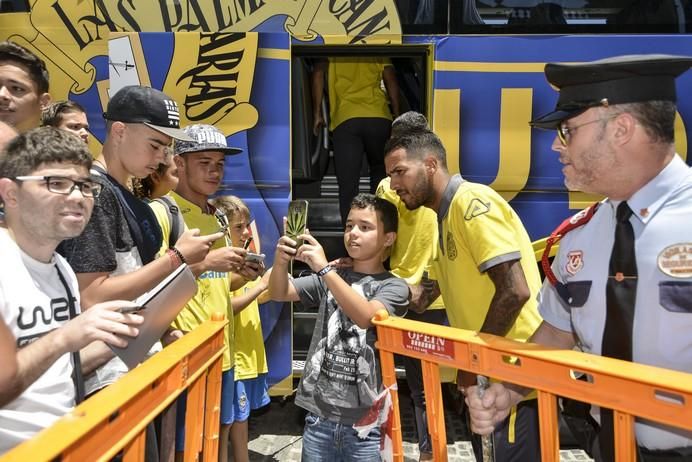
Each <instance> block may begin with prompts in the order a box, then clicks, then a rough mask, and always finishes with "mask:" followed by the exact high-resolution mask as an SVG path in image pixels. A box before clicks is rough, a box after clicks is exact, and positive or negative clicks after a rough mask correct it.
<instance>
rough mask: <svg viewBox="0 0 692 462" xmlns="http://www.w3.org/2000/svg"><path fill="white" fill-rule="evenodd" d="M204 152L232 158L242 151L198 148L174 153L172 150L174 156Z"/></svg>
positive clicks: (237, 149)
mask: <svg viewBox="0 0 692 462" xmlns="http://www.w3.org/2000/svg"><path fill="white" fill-rule="evenodd" d="M206 151H209V152H221V153H223V154H224V155H226V156H234V155H236V154H240V153H241V152H243V150H242V149H240V148H231V147H228V148H216V147H213V148H212V147H200V148H199V149H187V150H185V151H182V152H178V151H175V150H174V153H175V155H176V156H184V155H185V154H192V153H195V152H206Z"/></svg>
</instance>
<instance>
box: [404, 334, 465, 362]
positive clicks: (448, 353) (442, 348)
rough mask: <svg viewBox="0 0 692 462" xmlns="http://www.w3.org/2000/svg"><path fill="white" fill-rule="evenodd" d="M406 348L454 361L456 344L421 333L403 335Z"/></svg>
mask: <svg viewBox="0 0 692 462" xmlns="http://www.w3.org/2000/svg"><path fill="white" fill-rule="evenodd" d="M401 336H402V340H403V342H402V343H403V345H404V348H405V349H407V350H410V351H416V352H418V353H425V354H429V355H431V356H437V357H438V358H444V359H454V344H453V342H452V341H451V340H447V339H445V338H440V337H435V336H434V335H426V334H421V333H419V332H402V333H401Z"/></svg>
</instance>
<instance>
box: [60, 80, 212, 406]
mask: <svg viewBox="0 0 692 462" xmlns="http://www.w3.org/2000/svg"><path fill="white" fill-rule="evenodd" d="M104 118H105V119H106V120H107V124H106V141H105V142H104V144H103V152H102V153H101V155H100V156H99V157H98V158H97V160H95V161H94V166H93V168H92V172H91V173H92V175H94V179H95V181H97V182H98V183H100V184H101V185H102V186H103V190H102V192H101V195H100V196H99V197H98V198H97V199H96V201H95V204H94V211H93V214H92V216H91V220H90V221H89V223H88V225H87V227H86V228H85V230H84V232H83V233H82V234H81V235H80V236H78V237H76V238H74V239H70V240H67V241H64V242H63V243H62V244H61V246H60V248H59V252H60V253H61V254H62V255H63V256H64V257H65V258H66V259H67V260H68V262H69V263H70V265H71V266H72V268H73V269H74V271H75V273H77V279H78V281H79V291H80V295H81V297H82V307H83V308H86V309H88V308H89V307H90V306H92V305H93V304H95V303H98V302H101V301H105V300H112V299H124V300H133V299H135V298H136V297H138V296H140V295H141V294H143V293H144V292H146V291H148V290H151V289H152V288H153V287H154V286H156V284H158V283H159V282H160V281H162V280H163V279H164V278H165V277H166V276H167V275H168V274H170V272H171V271H172V270H173V269H175V268H176V267H177V266H179V265H181V264H182V263H189V264H194V263H197V262H199V261H201V260H202V259H203V258H204V257H205V255H206V254H207V252H208V251H209V248H210V246H211V245H212V243H213V242H214V241H215V240H217V239H220V238H221V237H223V234H222V233H214V234H211V235H208V236H200V235H199V230H198V229H193V230H189V231H187V232H185V233H184V234H183V235H182V236H181V237H180V239H178V241H177V242H176V243H175V246H173V247H171V248H170V249H169V250H168V252H167V253H168V257H167V258H159V259H156V254H157V252H158V251H159V248H160V247H161V242H162V239H161V229H160V228H159V226H158V224H157V222H156V217H155V216H154V214H153V213H152V212H151V209H150V208H149V207H148V206H147V204H146V203H144V202H142V201H140V200H139V199H137V198H136V197H135V196H134V195H133V194H132V193H131V192H130V191H129V190H128V188H127V187H126V185H127V184H128V182H129V179H130V177H132V176H135V177H138V178H141V177H145V176H147V175H149V174H150V173H151V172H153V171H154V170H156V168H157V166H158V165H159V163H160V162H162V161H163V159H164V150H165V149H166V147H167V146H168V145H169V144H171V140H172V138H177V139H184V140H189V139H190V138H189V137H188V136H187V135H185V134H184V133H183V132H182V131H181V130H180V129H179V128H178V127H179V116H178V106H177V105H176V103H175V101H173V100H172V99H170V98H169V97H168V96H166V95H165V94H164V93H162V92H161V91H159V90H156V89H154V88H149V87H142V86H128V87H124V88H123V89H121V90H120V91H118V92H117V93H116V94H115V95H114V96H113V97H112V98H111V100H110V102H109V103H108V108H107V111H106V113H104ZM125 372H127V367H126V366H125V364H124V363H123V362H122V361H120V359H118V358H113V359H111V360H110V361H109V362H108V363H107V364H105V365H104V366H103V367H101V368H99V369H97V370H96V371H95V373H94V374H92V375H91V376H89V377H88V378H87V383H86V388H87V393H91V392H94V391H96V390H98V389H100V388H102V387H104V386H106V385H108V384H110V383H112V382H114V381H115V380H116V379H117V378H118V377H120V376H121V375H123V374H124V373H125Z"/></svg>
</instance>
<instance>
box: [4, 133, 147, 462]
mask: <svg viewBox="0 0 692 462" xmlns="http://www.w3.org/2000/svg"><path fill="white" fill-rule="evenodd" d="M90 167H91V154H90V153H89V151H88V150H87V148H86V146H85V145H84V144H83V143H81V142H80V141H79V140H78V139H77V138H75V137H74V136H72V135H70V134H67V133H65V132H62V131H59V130H57V129H54V128H52V127H43V128H39V129H35V130H32V131H29V132H27V133H24V134H22V135H19V136H18V137H17V138H16V139H14V140H13V141H12V142H11V143H10V144H9V145H8V147H7V155H6V156H4V157H2V158H0V197H1V198H2V200H3V201H4V203H5V225H6V228H0V255H2V265H0V323H1V324H0V334H1V336H2V343H3V352H5V350H8V347H10V344H9V343H8V340H11V342H12V343H13V344H14V348H16V351H12V350H13V349H14V348H11V347H10V348H9V351H7V352H6V353H9V354H10V355H11V356H10V357H9V358H6V357H5V356H3V369H4V368H5V363H6V360H7V363H8V364H9V365H10V367H9V373H8V374H6V377H5V380H4V381H3V386H2V387H0V454H2V453H4V452H5V451H8V450H9V449H11V448H12V447H14V446H15V445H17V444H19V443H21V442H22V441H24V440H27V439H29V438H31V437H33V436H34V435H35V434H36V433H38V432H39V431H41V430H42V429H44V428H46V427H48V426H50V425H51V424H52V423H53V422H54V421H55V420H57V419H58V418H60V417H61V416H63V415H64V414H66V413H67V412H69V411H70V410H71V409H72V408H73V407H74V405H75V400H76V398H77V397H79V395H80V388H79V384H80V381H79V380H78V379H77V380H75V381H74V382H73V379H72V375H73V369H75V377H79V376H80V375H81V372H88V371H89V369H92V368H93V367H95V366H96V365H98V364H99V363H100V362H102V361H103V359H104V358H107V357H109V355H110V350H109V348H108V347H107V346H106V344H110V345H114V346H119V347H123V346H125V345H126V344H127V342H126V341H125V340H124V339H123V338H122V336H130V337H133V336H136V335H137V327H136V326H137V325H139V324H141V322H142V317H141V316H139V315H137V314H121V313H119V309H120V308H123V307H128V306H133V305H134V304H133V303H132V302H127V301H109V302H104V303H99V304H96V305H94V306H92V307H91V309H90V310H88V311H87V312H85V313H82V314H80V311H81V309H80V297H79V290H78V286H77V279H76V277H75V274H74V272H73V271H72V269H71V268H70V266H69V265H68V264H67V262H66V261H65V259H64V258H62V257H61V256H60V255H58V254H57V253H56V252H55V248H56V247H57V246H58V244H59V243H60V242H61V241H62V240H63V239H67V238H72V237H75V236H78V235H79V234H80V233H81V232H82V231H83V230H84V227H85V226H86V224H87V222H88V221H89V218H90V216H91V212H92V209H93V206H94V199H95V197H97V196H98V194H99V193H100V191H101V185H100V184H98V183H96V182H94V181H93V180H92V179H91V178H90V176H89V168H90ZM8 331H9V332H8ZM8 333H9V334H10V335H11V337H8ZM80 350H81V353H80Z"/></svg>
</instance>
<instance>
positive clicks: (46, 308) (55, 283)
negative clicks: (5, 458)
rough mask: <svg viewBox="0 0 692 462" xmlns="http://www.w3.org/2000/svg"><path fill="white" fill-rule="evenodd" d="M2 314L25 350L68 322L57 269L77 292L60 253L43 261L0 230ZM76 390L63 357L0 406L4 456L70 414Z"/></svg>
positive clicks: (0, 447) (74, 293) (69, 361)
mask: <svg viewBox="0 0 692 462" xmlns="http://www.w3.org/2000/svg"><path fill="white" fill-rule="evenodd" d="M0 261H2V264H0V316H1V317H2V319H3V320H4V321H5V323H6V324H7V325H8V326H9V328H10V331H11V332H12V334H13V335H14V336H15V338H16V339H17V347H18V348H22V347H23V346H26V345H27V344H29V343H31V342H32V341H34V340H36V339H38V338H40V337H41V336H42V335H45V334H46V333H48V332H50V331H52V330H53V329H56V328H58V327H60V326H61V325H63V324H64V323H66V322H67V321H68V320H69V319H70V311H69V305H68V299H67V294H66V291H65V288H64V286H63V284H62V283H61V281H60V277H59V276H58V270H57V269H56V265H57V266H58V267H59V268H60V272H61V273H62V275H63V277H64V278H65V280H66V281H67V283H68V284H69V287H70V291H71V292H72V296H73V297H75V307H76V309H77V312H79V289H78V285H77V278H76V277H75V274H74V272H73V271H72V269H71V268H70V267H69V265H68V264H67V263H66V262H65V260H64V259H63V258H62V257H61V256H60V255H58V254H54V255H53V259H52V261H51V263H41V262H39V261H36V260H34V259H33V258H31V257H29V256H28V255H27V254H25V253H24V252H22V251H21V250H20V249H19V247H18V246H17V244H16V243H15V242H14V241H13V240H12V239H11V238H10V236H9V235H8V232H7V230H6V229H4V228H0ZM74 404H75V391H74V384H73V382H72V358H71V355H70V354H69V353H67V354H64V355H62V356H61V357H60V358H58V359H57V361H55V363H53V365H52V366H51V367H50V368H49V369H48V370H46V372H45V373H44V374H43V375H41V376H40V377H39V378H38V380H36V381H35V382H34V383H33V384H31V386H29V388H27V389H26V390H25V391H24V393H22V394H21V395H20V396H19V397H18V398H17V399H15V400H14V401H12V402H11V403H9V404H7V405H6V406H4V407H2V408H0V454H2V453H4V452H6V451H8V450H9V449H11V448H13V447H14V446H16V445H17V444H19V443H21V442H22V441H24V440H27V439H29V438H31V437H33V436H34V435H35V434H36V433H38V432H39V431H41V430H43V429H44V428H46V427H49V426H50V425H52V424H53V423H54V422H55V421H56V420H57V419H58V418H60V417H62V416H63V415H65V414H66V413H67V412H69V411H70V410H72V408H73V407H74Z"/></svg>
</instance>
